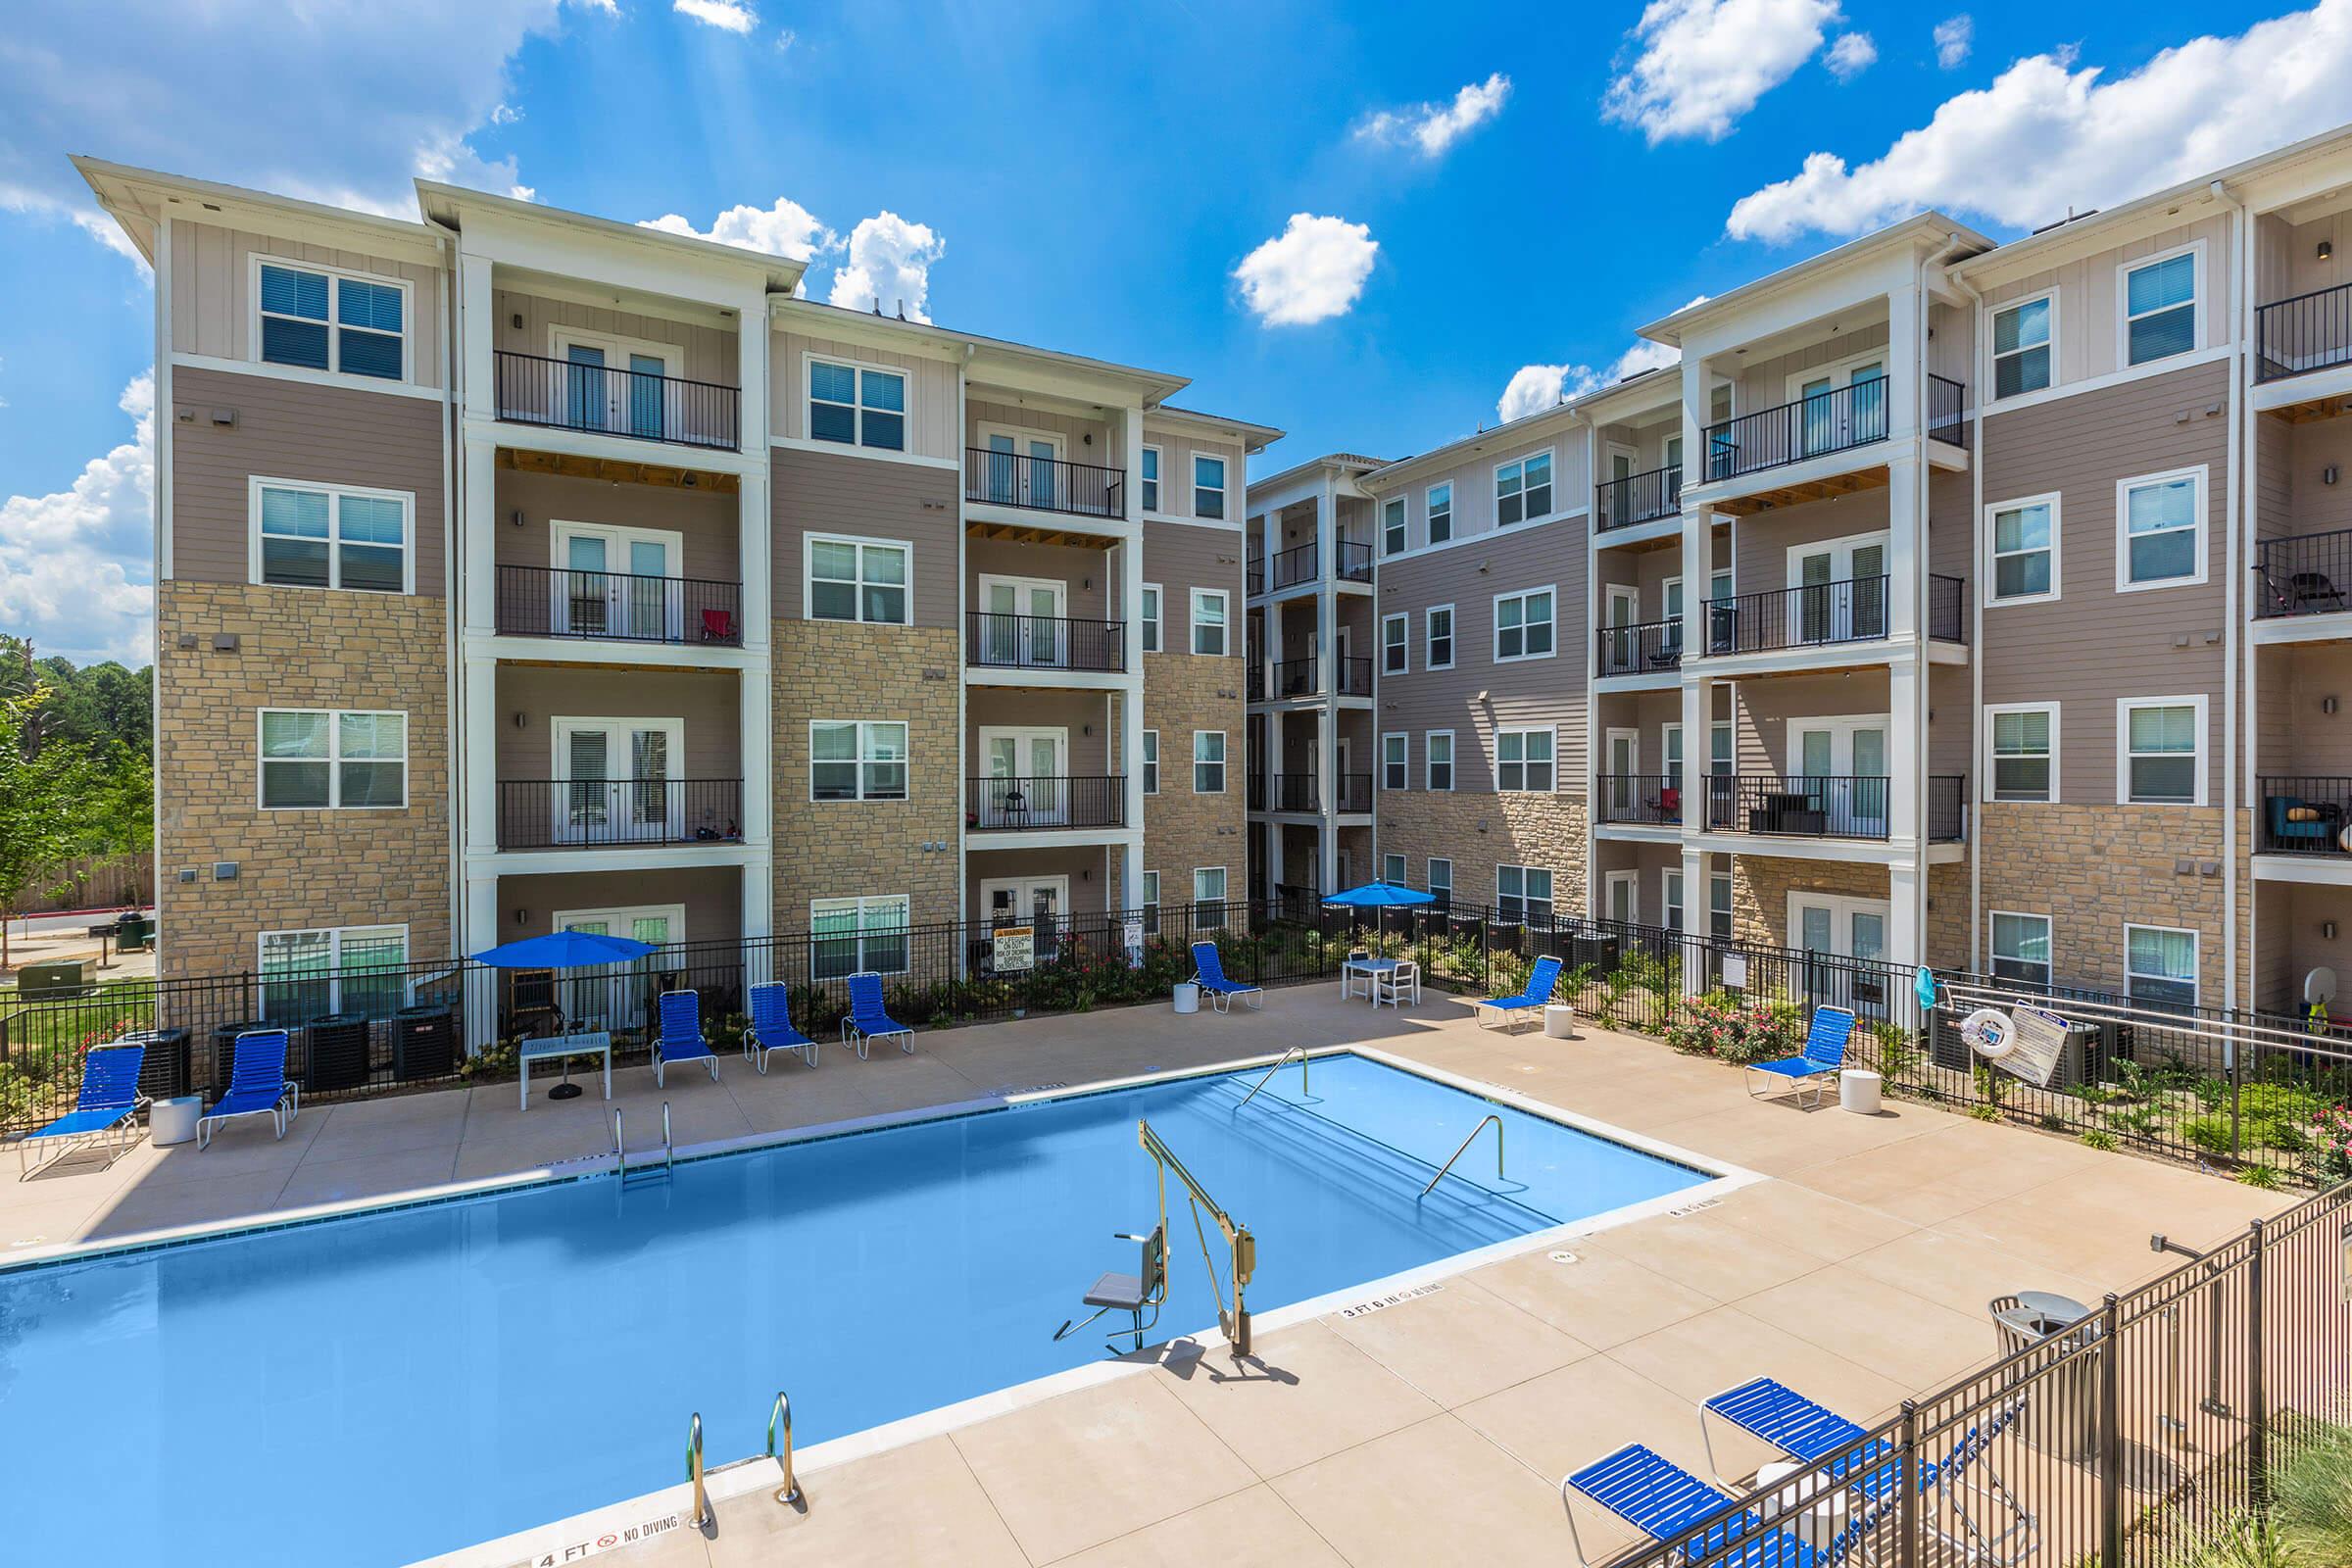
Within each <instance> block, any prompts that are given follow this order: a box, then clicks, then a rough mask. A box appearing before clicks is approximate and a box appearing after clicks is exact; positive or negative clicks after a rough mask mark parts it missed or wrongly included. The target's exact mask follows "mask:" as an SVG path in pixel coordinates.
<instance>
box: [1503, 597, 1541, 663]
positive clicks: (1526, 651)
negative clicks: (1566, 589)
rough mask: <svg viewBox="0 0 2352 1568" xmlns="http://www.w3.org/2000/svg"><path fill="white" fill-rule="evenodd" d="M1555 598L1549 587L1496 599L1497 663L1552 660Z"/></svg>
mask: <svg viewBox="0 0 2352 1568" xmlns="http://www.w3.org/2000/svg"><path fill="white" fill-rule="evenodd" d="M1554 598H1555V596H1554V594H1553V592H1552V590H1551V589H1549V588H1531V589H1528V590H1526V591H1525V592H1522V593H1515V594H1496V595H1495V662H1496V663H1498V664H1500V663H1507V662H1510V661H1512V660H1514V659H1549V658H1550V657H1551V655H1552V635H1551V611H1552V604H1553V601H1554Z"/></svg>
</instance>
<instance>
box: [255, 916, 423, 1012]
mask: <svg viewBox="0 0 2352 1568" xmlns="http://www.w3.org/2000/svg"><path fill="white" fill-rule="evenodd" d="M258 958H259V964H258V970H257V972H258V973H259V974H260V976H261V983H262V990H261V1016H262V1018H263V1020H264V1021H265V1022H269V1023H307V1022H309V1021H310V1020H311V1019H313V1018H317V1017H319V1016H321V1015H323V1014H326V1013H333V1012H358V1013H366V1014H367V1015H368V1016H369V1017H371V1018H381V1017H385V1016H387V1015H389V1014H390V1013H393V1012H396V1011H398V1010H399V1009H400V1008H401V1007H404V1006H406V1005H408V1002H409V983H408V978H409V977H408V963H409V928H408V927H407V926H405V925H344V926H327V927H324V928H322V929H319V930H312V931H264V932H262V933H261V935H260V938H259V954H258Z"/></svg>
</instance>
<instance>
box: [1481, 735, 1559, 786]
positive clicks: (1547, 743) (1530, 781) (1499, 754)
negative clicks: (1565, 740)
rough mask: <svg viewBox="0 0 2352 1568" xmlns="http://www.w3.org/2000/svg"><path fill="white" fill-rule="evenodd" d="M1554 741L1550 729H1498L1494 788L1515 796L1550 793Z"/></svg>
mask: <svg viewBox="0 0 2352 1568" xmlns="http://www.w3.org/2000/svg"><path fill="white" fill-rule="evenodd" d="M1551 742H1552V734H1551V731H1550V730H1548V729H1498V730H1496V731H1495V788H1496V789H1498V790H1505V791H1509V792H1511V793H1513V794H1518V793H1521V792H1525V793H1529V794H1537V795H1548V794H1550V793H1551V788H1552V769H1551Z"/></svg>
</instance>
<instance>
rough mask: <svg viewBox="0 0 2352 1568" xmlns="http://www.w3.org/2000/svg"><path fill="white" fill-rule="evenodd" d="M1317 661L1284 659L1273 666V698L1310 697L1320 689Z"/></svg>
mask: <svg viewBox="0 0 2352 1568" xmlns="http://www.w3.org/2000/svg"><path fill="white" fill-rule="evenodd" d="M1321 664H1322V661H1321V660H1319V659H1286V660H1284V661H1283V662H1281V663H1279V664H1276V665H1275V666H1274V696H1275V697H1277V698H1283V697H1312V696H1314V695H1315V693H1316V692H1317V691H1319V690H1321V689H1322V684H1323V672H1322V670H1321V668H1320V667H1319V666H1320V665H1321Z"/></svg>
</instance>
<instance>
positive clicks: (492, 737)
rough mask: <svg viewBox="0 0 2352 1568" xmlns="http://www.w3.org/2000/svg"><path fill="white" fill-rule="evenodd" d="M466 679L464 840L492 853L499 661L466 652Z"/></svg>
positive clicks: (470, 847)
mask: <svg viewBox="0 0 2352 1568" xmlns="http://www.w3.org/2000/svg"><path fill="white" fill-rule="evenodd" d="M465 679H466V722H465V729H464V731H463V733H462V734H461V735H460V736H459V738H458V742H459V747H460V749H461V750H462V751H463V752H464V754H465V768H464V778H465V783H464V784H463V785H462V786H461V791H462V795H461V804H462V805H463V807H464V809H465V818H464V820H465V828H464V832H463V834H462V835H461V843H462V845H463V850H464V853H465V854H466V855H491V854H495V853H496V852H497V850H498V725H499V722H500V720H501V717H502V715H501V714H500V712H499V711H498V661H497V660H495V659H492V658H490V657H489V656H487V655H485V654H475V653H470V652H469V653H467V654H466V669H465ZM469 951H470V950H469Z"/></svg>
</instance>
